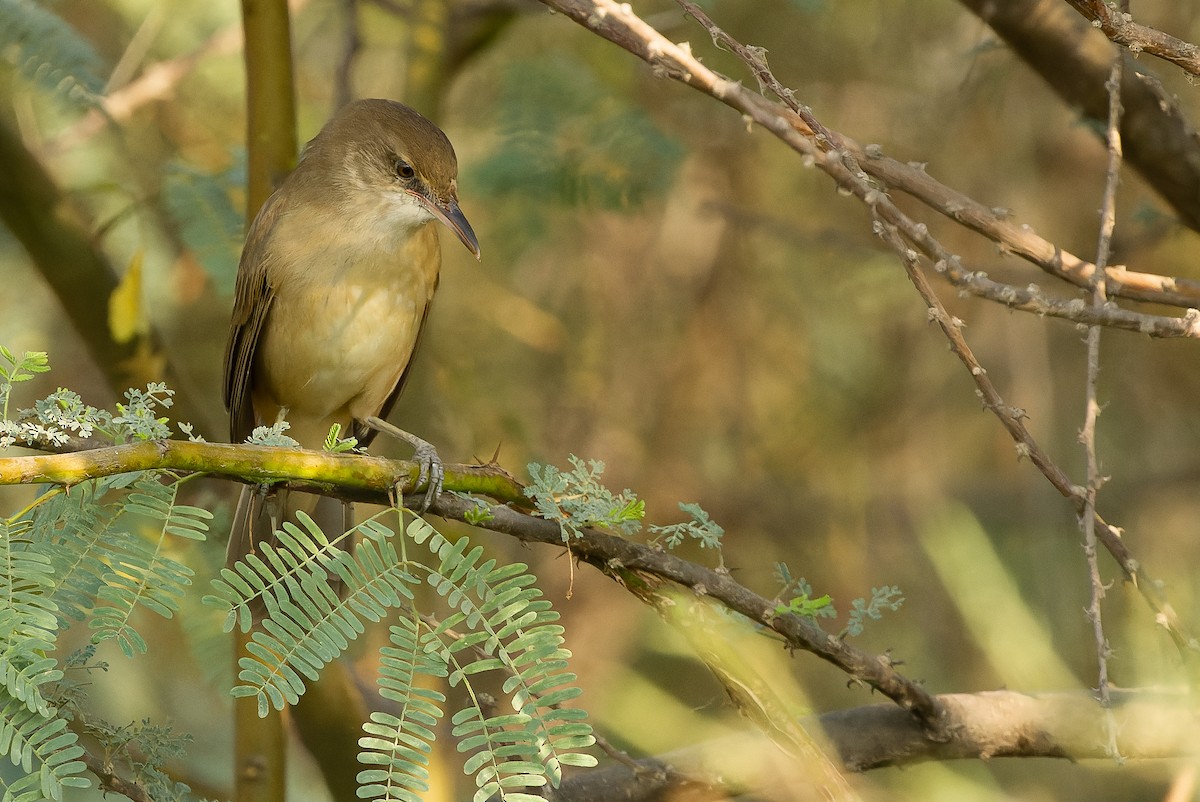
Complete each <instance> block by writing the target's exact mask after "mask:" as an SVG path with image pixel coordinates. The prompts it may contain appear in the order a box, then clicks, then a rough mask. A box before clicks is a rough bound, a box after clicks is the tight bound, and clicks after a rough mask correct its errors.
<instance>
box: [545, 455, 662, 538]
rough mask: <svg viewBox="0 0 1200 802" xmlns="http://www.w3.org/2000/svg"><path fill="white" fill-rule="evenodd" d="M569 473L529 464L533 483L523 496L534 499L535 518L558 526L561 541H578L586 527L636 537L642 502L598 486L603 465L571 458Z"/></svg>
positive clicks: (644, 509)
mask: <svg viewBox="0 0 1200 802" xmlns="http://www.w3.org/2000/svg"><path fill="white" fill-rule="evenodd" d="M567 459H568V460H570V462H571V471H570V472H568V473H564V472H562V471H560V470H559V469H558V468H556V467H554V466H553V465H539V464H538V463H536V462H533V463H530V464H529V476H530V479H531V480H532V481H531V482H530V485H529V487H527V488H525V495H527V496H529V497H530V498H531V499H533V503H534V505H535V506H536V507H537V511H538V514H539V515H541V516H542V517H543V518H546V519H547V520H550V521H554V522H555V523H557V524H558V526H559V528H560V529H561V530H562V533H563V540H564V541H566V540H569V539H570V538H572V537H580V536H582V534H583V529H584V528H586V527H589V526H602V527H604V528H606V529H613V530H616V531H617V532H619V533H621V534H623V535H633V534H636V533H637V532H638V531H639V530H640V529H641V526H642V524H641V521H642V518H643V517H645V514H646V504H645V502H643V501H641V500H640V499H638V498H637V497H636V496H634V495H633V493H632V492H631V491H630V490H628V489H626V490H623V491H622V492H621V493H620V494H619V495H615V494H614V493H613V492H612V491H611V490H609V489H608V488H607V487H605V486H604V485H603V484H601V483H600V476H601V474H603V473H604V463H603V462H601V461H600V460H595V459H594V460H589V461H587V462H584V460H582V459H580V458H579V457H577V456H575V455H574V454H571V455H570V456H568V457H567Z"/></svg>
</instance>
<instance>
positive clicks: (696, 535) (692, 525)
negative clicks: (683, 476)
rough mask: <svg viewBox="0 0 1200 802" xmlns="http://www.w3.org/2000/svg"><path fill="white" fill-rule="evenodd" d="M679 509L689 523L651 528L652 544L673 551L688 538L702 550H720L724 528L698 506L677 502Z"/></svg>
mask: <svg viewBox="0 0 1200 802" xmlns="http://www.w3.org/2000/svg"><path fill="white" fill-rule="evenodd" d="M679 509H681V510H683V511H684V512H686V513H687V514H688V515H689V516H691V519H692V520H690V521H684V522H683V523H677V524H668V525H666V526H651V527H650V533H651V534H652V535H655V537H654V539H652V540H651V542H652V543H659V542H661V543H662V544H663V545H665V546H666V547H667V548H668V549H673V548H675V547H676V546H679V545H680V544H681V543H683V542H684V541H685V540H687V539H688V538H692V539H693V540H697V541H699V542H700V548H702V549H717V550H718V551H720V549H721V537H722V536H723V535H724V534H725V530H724V528H722V527H721V526H720V524H718V523H717V522H716V521H714V520H713V519H712V518H710V517H709V516H708V513H707V512H705V511H704V510H703V509H702V508H701V507H700V505H699V504H689V503H687V502H686V501H681V502H679Z"/></svg>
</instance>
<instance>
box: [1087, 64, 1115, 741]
mask: <svg viewBox="0 0 1200 802" xmlns="http://www.w3.org/2000/svg"><path fill="white" fill-rule="evenodd" d="M1124 65H1125V60H1124V59H1123V58H1122V57H1121V56H1120V55H1118V56H1117V57H1116V58H1114V59H1113V65H1112V72H1111V73H1110V75H1109V79H1108V125H1107V126H1105V140H1106V143H1107V150H1108V167H1107V168H1106V170H1105V174H1104V196H1103V199H1102V200H1101V203H1100V235H1099V241H1098V243H1097V245H1096V266H1097V267H1099V268H1100V270H1097V271H1096V275H1095V277H1094V280H1093V281H1092V306H1093V307H1102V306H1104V305H1105V304H1107V303H1108V290H1107V288H1106V286H1105V283H1104V272H1103V268H1104V266H1105V265H1107V264H1108V257H1109V254H1111V252H1112V236H1113V231H1114V230H1115V229H1116V226H1117V184H1118V183H1120V179H1121V111H1122V110H1121V75H1122V73H1123V67H1124ZM1100 332H1101V329H1100V327H1099V326H1090V327H1088V334H1087V376H1086V378H1085V379H1084V400H1085V409H1084V417H1083V428H1082V429H1081V430H1080V433H1079V440H1080V442H1081V443H1082V444H1083V450H1084V454H1085V457H1086V462H1087V485H1086V487H1085V491H1084V499H1083V515H1081V516H1080V520H1079V524H1080V527H1081V528H1082V529H1083V543H1084V556H1085V558H1086V560H1087V566H1088V580H1089V585H1090V594H1089V597H1088V606H1087V618H1088V621H1089V622H1091V625H1092V638H1093V640H1094V641H1095V645H1096V666H1097V675H1098V676H1097V679H1098V683H1097V686H1096V687H1097V692H1098V695H1099V699H1100V705H1101V706H1102V707H1103V708H1104V709H1105V710H1106V711H1109V712H1110V715H1109V716H1108V717H1107V720H1106V729H1107V732H1108V743H1109V750H1110V752H1111V754H1112V756H1113V757H1114V758H1116V757H1118V756H1119V754H1120V753H1119V752H1117V751H1116V749H1117V737H1116V729H1115V727H1116V725H1115V723H1114V721H1113V718H1112V716H1111V708H1112V701H1111V697H1110V688H1109V683H1108V651H1109V649H1108V639H1107V638H1106V637H1105V636H1104V619H1103V615H1102V608H1101V601H1102V600H1103V599H1104V595H1105V585H1104V580H1103V578H1102V577H1101V576H1100V562H1099V559H1098V555H1097V553H1096V497H1097V496H1098V495H1099V493H1100V486H1101V485H1102V484H1104V477H1103V476H1102V475H1101V473H1100V460H1099V459H1098V458H1097V456H1096V420H1097V419H1098V418H1099V417H1100V400H1099V398H1098V396H1097V392H1096V385H1097V381H1098V379H1099V376H1100Z"/></svg>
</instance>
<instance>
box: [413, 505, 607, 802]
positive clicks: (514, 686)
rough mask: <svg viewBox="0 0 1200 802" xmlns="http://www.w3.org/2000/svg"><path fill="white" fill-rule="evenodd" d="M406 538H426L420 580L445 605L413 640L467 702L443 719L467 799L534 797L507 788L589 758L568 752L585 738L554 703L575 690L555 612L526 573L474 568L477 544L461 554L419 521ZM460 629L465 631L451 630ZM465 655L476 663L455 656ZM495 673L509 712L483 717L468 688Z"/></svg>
mask: <svg viewBox="0 0 1200 802" xmlns="http://www.w3.org/2000/svg"><path fill="white" fill-rule="evenodd" d="M408 534H409V536H410V537H411V538H412V539H413V540H415V541H416V542H418V543H425V542H426V541H428V548H429V549H430V551H432V552H433V553H434V554H435V555H436V556H437V557H438V558H439V559H440V563H439V565H438V567H437V569H436V570H433V571H431V572H430V573H429V576H428V582H429V584H430V585H432V586H433V587H434V588H435V589H436V590H437V592H438V594H439V595H441V596H443V597H444V598H445V599H446V601H447V602H448V603H449V604H450V605H452V606H453V607H454V608H455V612H454V613H453V614H452V615H451V616H449V617H448V618H447V619H445V620H444V621H442V622H441V623H440V624H439V625H438V626H437V627H436V628H435V629H433V630H432V631H430V632H429V633H427V634H425V635H424V636H423V637H422V642H423V645H424V648H425V649H426V651H429V652H432V653H437V654H439V655H441V656H442V658H443V659H444V660H445V661H446V662H447V664H448V665H452V666H454V670H453V671H451V672H450V674H449V680H450V684H451V685H457V684H459V683H463V684H465V685H466V686H467V688H468V690H469V691H470V694H469V695H470V699H471V704H470V705H469V706H468V707H467V708H466V709H464V710H461V711H459V712H458V713H456V714H455V715H454V716H453V717H452V719H451V721H452V722H453V724H454V731H453V732H454V735H455V736H456V737H458V738H459V739H460V740H459V745H458V748H459V751H462V752H474V753H475V754H473V755H472V756H471V757H470V758H468V760H467V762H466V764H465V766H464V770H465V771H467V772H468V773H470V774H474V775H475V781H476V784H477V785H478V787H479V790H478V792H477V793H476V796H475V798H476V800H483V799H487V798H488V797H490V796H492V795H494V794H500V795H501V797H502V798H503V799H505V800H512V801H513V802H522V801H523V800H533V799H538V798H540V797H534V796H531V795H528V794H523V793H520V792H515V791H512V790H510V789H512V788H521V787H525V788H528V787H537V786H542V785H545V784H547V783H549V784H550V786H551V787H554V788H557V787H558V786H559V784H560V783H561V781H562V767H563V766H564V765H576V766H593V765H595V763H596V761H595V758H593V757H592V756H591V755H589V754H587V753H584V752H579V751H574V750H578V749H583V748H586V747H588V746H590V745H591V744H592V743H594V742H595V739H594V738H593V736H592V734H591V728H590V726H588V724H587V723H586V722H585V721H583V719H584V718H585V714H584V712H583V711H582V710H579V709H577V708H569V707H563V706H562V705H563V703H565V702H568V701H570V700H571V699H574V698H575V697H577V696H578V695H579V693H580V691H579V688H578V687H577V686H575V685H574V684H573V683H574V681H575V677H574V675H572V674H568V673H564V672H565V669H566V667H567V662H566V661H567V658H568V657H570V652H569V651H567V649H566V648H565V647H564V646H563V639H562V633H563V628H562V627H561V626H559V625H558V624H555V623H553V622H555V621H557V620H558V613H556V612H555V611H554V610H553V609H552V608H551V605H550V603H549V602H548V601H546V600H545V599H542V598H541V595H542V594H541V591H540V590H539V589H538V588H537V587H535V586H534V585H533V583H534V581H535V580H534V577H532V576H531V575H530V574H528V573H526V571H527V567H526V566H525V565H523V564H521V563H512V564H508V565H502V566H499V567H497V565H496V561H495V560H486V561H484V562H482V563H481V562H480V558H481V557H482V555H483V549H482V548H481V547H478V546H476V547H475V548H474V549H471V550H470V551H467V548H468V545H469V544H468V543H467V539H466V538H459V539H458V540H457V541H456V542H451V541H449V540H448V539H446V538H445V537H444V536H443V535H442V534H441V533H440V532H437V531H436V530H435V529H433V527H432V526H430V525H429V524H428V523H426V522H425V521H423V520H421V519H419V518H418V519H415V520H414V521H413V522H412V524H410V525H409V527H408ZM461 627H465V628H466V629H467V630H469V632H467V633H465V634H461V633H459V632H457V629H458V628H461ZM467 649H471V650H474V651H475V652H476V653H477V654H479V655H480V656H478V657H477V658H476V659H473V660H470V661H467V660H465V659H462V658H461V657H460V656H461V655H465V654H467V651H466V650H467ZM497 669H501V670H504V671H507V672H508V673H509V677H508V679H507V680H506V681H505V683H504V691H505V692H506V693H509V694H511V696H512V698H511V703H512V707H513V710H514V711H515V712H514V713H510V714H499V715H489V713H488V711H486V710H485V706H484V705H483V704H482V703H481V701H480V699H479V697H478V695H477V694H476V693H475V692H474V690H473V688H471V682H470V678H471V677H472V676H474V675H477V674H480V673H483V672H486V671H492V670H497ZM543 692H544V693H545V695H544V696H543V695H542V693H543Z"/></svg>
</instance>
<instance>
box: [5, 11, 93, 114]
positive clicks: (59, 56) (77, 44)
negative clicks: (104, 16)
mask: <svg viewBox="0 0 1200 802" xmlns="http://www.w3.org/2000/svg"><path fill="white" fill-rule="evenodd" d="M0 54H2V55H5V56H7V57H9V58H10V60H11V61H12V63H13V65H14V66H16V67H18V68H19V69H20V71H21V74H22V75H24V76H25V78H26V79H27V80H29V81H30V82H31V83H33V84H34V85H35V86H38V87H40V88H41V89H43V90H44V91H47V92H51V93H54V94H57V95H59V96H61V97H64V98H66V99H67V100H69V101H72V102H73V103H76V104H79V105H90V104H91V103H93V102H94V101H95V96H96V95H97V94H99V93H100V92H101V91H102V89H103V86H104V82H103V81H102V80H101V79H100V78H99V76H98V70H99V68H100V58H99V56H97V55H96V51H95V50H94V49H93V48H92V46H91V44H90V43H89V42H88V41H87V40H86V39H84V38H83V37H82V36H80V35H79V33H78V32H77V31H76V30H75V29H74V28H72V27H71V26H70V25H68V24H67V23H66V22H64V21H63V20H62V19H61V18H59V17H58V16H56V15H55V14H54V13H52V12H51V11H49V10H47V9H46V8H44V7H43V6H42V4H40V3H36V2H33V0H0Z"/></svg>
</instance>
